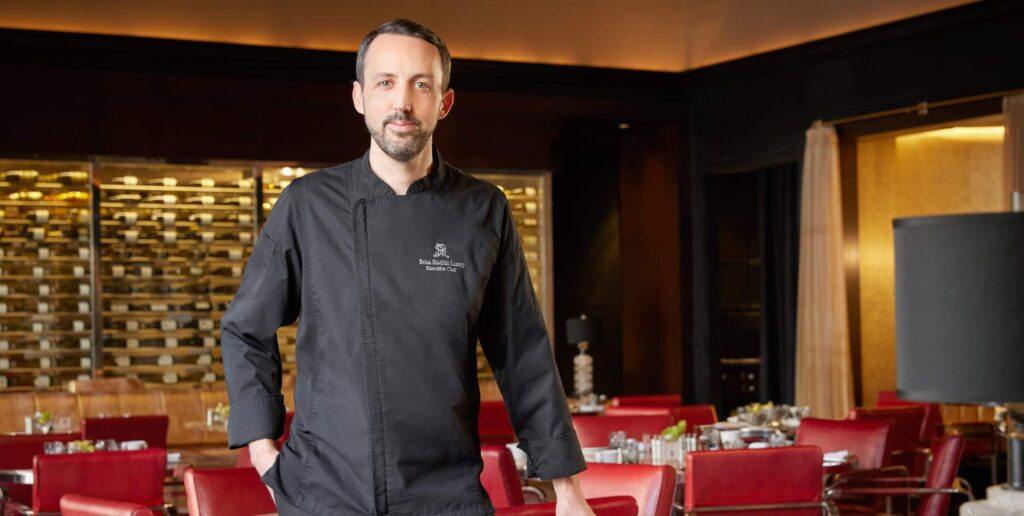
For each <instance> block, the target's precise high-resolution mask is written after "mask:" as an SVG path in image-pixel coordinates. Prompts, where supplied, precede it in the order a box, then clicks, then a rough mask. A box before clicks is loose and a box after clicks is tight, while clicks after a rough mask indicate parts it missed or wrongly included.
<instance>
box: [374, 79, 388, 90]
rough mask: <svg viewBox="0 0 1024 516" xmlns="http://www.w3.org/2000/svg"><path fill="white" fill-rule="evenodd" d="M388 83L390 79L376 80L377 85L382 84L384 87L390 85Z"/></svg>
mask: <svg viewBox="0 0 1024 516" xmlns="http://www.w3.org/2000/svg"><path fill="white" fill-rule="evenodd" d="M390 85H391V79H384V80H381V81H378V82H377V86H383V87H385V88H386V87H388V86H390Z"/></svg>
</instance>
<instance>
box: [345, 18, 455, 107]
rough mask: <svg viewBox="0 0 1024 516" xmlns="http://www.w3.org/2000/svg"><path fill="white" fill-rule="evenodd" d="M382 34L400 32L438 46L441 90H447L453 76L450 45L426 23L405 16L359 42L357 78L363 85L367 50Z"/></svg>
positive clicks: (379, 28) (371, 32)
mask: <svg viewBox="0 0 1024 516" xmlns="http://www.w3.org/2000/svg"><path fill="white" fill-rule="evenodd" d="M381 34H399V35H402V36H412V37H414V38H419V39H422V40H423V41H426V42H427V43H430V44H431V45H434V46H435V47H437V51H438V53H440V54H441V72H442V76H443V77H442V79H441V91H442V92H444V91H447V90H448V85H449V83H450V81H451V77H452V56H451V54H449V53H448V47H447V46H445V44H444V41H442V40H441V36H438V35H437V33H435V32H434V31H432V30H430V28H429V27H427V26H426V25H423V24H420V23H416V22H414V21H412V20H408V19H405V18H395V19H394V20H391V21H389V22H387V23H385V24H384V25H381V26H380V27H377V28H376V29H373V30H372V31H370V33H369V34H367V35H366V36H364V37H363V41H362V42H361V43H359V53H358V54H356V80H357V81H359V84H360V85H361V86H364V87H365V86H366V85H365V84H364V83H363V65H364V60H365V59H366V50H367V49H368V48H370V43H373V40H375V39H377V36H380V35H381Z"/></svg>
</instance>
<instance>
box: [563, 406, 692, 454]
mask: <svg viewBox="0 0 1024 516" xmlns="http://www.w3.org/2000/svg"><path fill="white" fill-rule="evenodd" d="M674 424H675V421H674V420H673V419H672V416H670V415H668V414H658V415H641V416H588V415H584V416H581V415H574V416H572V426H573V428H574V429H575V430H576V437H577V438H578V439H579V441H580V446H583V447H592V446H608V436H609V434H611V433H612V432H615V431H618V430H623V431H625V432H626V435H627V436H628V437H632V438H634V439H636V440H638V441H639V440H640V439H642V438H643V434H645V433H648V434H652V435H657V434H660V433H661V432H662V430H664V429H665V428H666V427H669V426H672V425H674Z"/></svg>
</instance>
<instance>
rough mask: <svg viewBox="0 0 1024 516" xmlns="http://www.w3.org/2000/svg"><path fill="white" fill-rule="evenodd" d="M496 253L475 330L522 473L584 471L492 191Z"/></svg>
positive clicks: (538, 319)
mask: <svg viewBox="0 0 1024 516" xmlns="http://www.w3.org/2000/svg"><path fill="white" fill-rule="evenodd" d="M499 197H500V201H499V202H500V205H501V209H500V210H498V212H499V213H500V214H501V215H500V217H499V218H500V219H501V221H500V229H499V243H498V255H497V259H496V262H495V264H494V268H493V269H492V271H491V275H490V279H489V283H488V285H487V288H486V292H485V295H484V303H483V306H482V307H481V311H480V320H479V335H480V343H481V346H482V347H483V350H484V354H485V355H486V357H487V361H488V362H489V363H490V365H491V369H493V370H494V376H495V379H496V380H497V382H498V388H499V389H500V390H501V393H502V397H503V398H504V399H505V405H506V407H507V408H508V412H509V416H510V417H511V420H512V426H513V427H514V428H515V432H516V436H517V437H518V438H519V448H520V449H522V450H523V451H524V452H526V454H527V466H528V467H527V475H528V476H530V477H531V478H539V479H542V480H549V479H553V478H562V477H567V476H570V475H573V474H576V473H579V472H580V471H583V470H584V469H586V463H585V462H584V460H583V452H582V450H581V449H580V443H579V439H578V438H577V436H576V432H575V431H574V430H573V426H572V419H571V417H570V415H569V407H568V405H567V403H566V399H565V391H564V390H563V389H562V380H561V378H560V377H559V374H558V369H557V367H556V366H555V357H554V353H553V352H552V349H551V343H550V340H549V337H548V333H547V328H546V326H545V324H544V318H543V315H542V314H541V309H540V306H539V305H538V302H537V297H536V295H535V294H534V291H533V285H532V284H531V282H530V272H529V270H528V269H527V265H526V258H525V256H524V255H523V247H522V243H521V241H520V236H519V233H518V231H517V230H516V226H515V221H514V219H513V217H512V210H511V209H510V207H509V205H508V200H507V199H506V198H505V196H504V195H499Z"/></svg>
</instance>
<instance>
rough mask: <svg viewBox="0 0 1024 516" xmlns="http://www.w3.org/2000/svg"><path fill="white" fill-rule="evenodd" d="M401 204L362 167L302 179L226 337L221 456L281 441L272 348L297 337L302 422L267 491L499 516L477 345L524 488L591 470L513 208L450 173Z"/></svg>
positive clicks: (340, 503) (434, 174)
mask: <svg viewBox="0 0 1024 516" xmlns="http://www.w3.org/2000/svg"><path fill="white" fill-rule="evenodd" d="M432 152H433V153H434V166H433V167H432V170H431V171H430V173H429V174H428V175H427V176H425V177H423V178H421V179H419V180H417V181H416V182H414V183H413V184H412V185H411V186H410V187H409V190H408V192H407V194H406V195H401V196H400V195H396V194H395V193H394V191H393V190H392V189H391V187H390V186H388V184H387V183H385V182H384V181H383V180H381V179H380V178H379V177H377V175H376V174H374V173H373V171H372V170H371V169H370V164H369V152H367V153H366V154H364V155H363V157H362V158H361V159H357V160H354V161H350V162H348V163H344V164H341V165H337V166H334V167H330V168H325V169H322V170H318V171H316V172H313V173H310V174H307V175H305V176H303V177H300V178H296V179H295V180H293V181H292V182H291V183H290V184H289V185H288V186H287V187H285V188H284V190H282V192H281V194H280V195H279V196H278V199H277V202H276V204H275V206H274V210H273V211H272V212H271V213H270V215H269V217H268V219H267V221H266V224H265V225H264V227H263V229H262V231H261V233H260V235H258V238H257V239H256V241H255V244H254V248H253V251H252V254H251V255H250V257H249V260H248V263H247V264H246V266H245V271H244V273H243V275H242V280H241V285H240V287H239V289H238V292H237V294H236V295H235V297H234V299H233V300H232V302H231V303H230V305H229V307H228V309H227V311H226V312H225V314H224V316H223V318H222V319H221V349H222V355H223V360H224V370H225V376H226V382H227V388H228V395H229V399H230V404H231V411H230V415H229V421H228V441H229V442H228V445H229V447H230V448H232V449H235V448H239V447H241V446H245V445H246V444H247V443H249V442H251V441H253V440H256V439H261V438H273V439H276V438H278V437H280V436H281V434H282V431H283V420H284V411H285V407H284V398H283V396H282V395H281V355H280V351H279V349H278V342H277V336H276V330H277V329H278V327H279V326H282V325H287V324H291V323H292V322H294V321H295V320H296V319H298V337H297V345H296V362H297V367H298V374H297V377H296V386H295V418H294V420H293V422H292V427H291V436H290V438H289V440H288V441H287V442H286V443H285V445H284V447H283V449H282V450H281V454H280V455H279V456H278V458H277V460H276V461H275V463H274V465H273V466H271V467H270V469H269V470H267V472H266V473H265V474H264V475H263V477H262V479H263V481H264V482H265V483H266V484H267V485H268V486H270V487H271V488H272V489H273V490H274V494H275V496H276V497H278V498H281V499H284V500H285V501H286V502H288V503H290V504H292V505H294V506H296V507H298V508H300V509H302V510H303V511H306V512H309V513H313V514H447V515H477V514H490V513H492V512H493V506H492V505H491V502H490V500H489V498H488V496H487V494H486V492H485V491H484V490H483V487H482V486H481V484H480V471H481V469H482V467H483V464H482V461H481V458H480V438H479V434H478V432H477V416H478V412H479V405H480V403H479V402H480V391H479V385H478V383H477V368H476V342H477V340H478V338H479V341H480V342H481V345H482V347H483V349H484V353H485V355H486V357H487V360H488V362H489V363H490V364H491V367H492V368H493V370H494V374H495V378H496V379H497V383H498V386H499V388H500V389H501V392H502V395H503V397H504V399H505V404H506V405H507V407H508V410H509V414H510V416H511V420H512V424H513V426H514V428H515V432H516V435H517V437H518V439H519V447H520V448H521V449H523V450H524V451H525V452H526V454H527V456H528V461H529V462H528V464H529V468H528V472H527V473H528V475H529V476H531V477H537V478H541V479H551V478H559V477H566V476H569V475H573V474H575V473H578V472H580V471H582V470H584V469H585V468H586V465H585V463H584V461H583V454H582V451H581V449H580V445H579V441H578V439H577V437H576V433H575V432H574V431H573V426H572V421H571V419H570V416H569V413H568V407H567V405H566V399H565V393H564V391H563V390H562V383H561V380H560V378H559V375H558V370H557V369H556V367H555V362H554V356H553V354H552V350H551V346H550V343H549V339H548V334H547V331H546V328H545V325H544V320H543V317H542V315H541V311H540V306H539V305H538V302H537V299H536V297H535V295H534V292H533V287H532V285H531V283H530V277H529V272H528V270H527V267H526V261H525V257H524V255H523V250H522V245H521V242H520V238H519V234H518V232H517V230H516V226H515V224H514V220H513V218H512V212H511V208H510V206H509V203H508V200H507V199H506V198H505V196H504V195H503V194H502V192H501V191H500V190H499V189H498V188H497V187H495V186H494V185H492V184H490V183H487V182H485V181H483V180H480V179H477V178H474V177H472V176H470V175H468V174H466V173H464V172H462V171H461V170H459V169H457V168H455V167H452V166H451V165H449V164H446V163H444V161H443V160H442V158H441V155H440V153H439V152H438V151H437V149H436V148H432Z"/></svg>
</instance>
